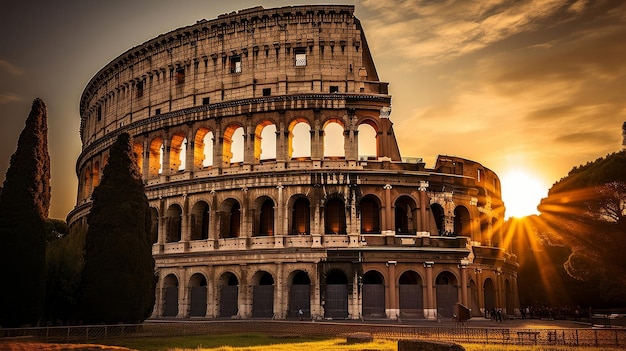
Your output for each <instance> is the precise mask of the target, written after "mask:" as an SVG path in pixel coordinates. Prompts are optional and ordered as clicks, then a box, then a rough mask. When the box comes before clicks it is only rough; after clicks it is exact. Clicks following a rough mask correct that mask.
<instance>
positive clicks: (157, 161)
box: [148, 137, 163, 177]
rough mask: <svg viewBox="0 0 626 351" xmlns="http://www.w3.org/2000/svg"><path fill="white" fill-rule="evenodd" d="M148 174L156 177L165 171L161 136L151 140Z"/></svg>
mask: <svg viewBox="0 0 626 351" xmlns="http://www.w3.org/2000/svg"><path fill="white" fill-rule="evenodd" d="M148 163H149V170H148V175H149V176H151V177H156V176H158V175H159V174H161V173H162V172H163V139H161V138H160V137H157V138H154V139H152V141H151V142H150V153H149V160H148Z"/></svg>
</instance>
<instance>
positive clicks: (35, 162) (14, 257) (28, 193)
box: [0, 99, 50, 327]
mask: <svg viewBox="0 0 626 351" xmlns="http://www.w3.org/2000/svg"><path fill="white" fill-rule="evenodd" d="M49 208H50V156H49V155H48V112H47V110H46V105H45V104H44V102H43V101H42V100H41V99H35V100H34V101H33V104H32V107H31V110H30V114H29V115H28V118H27V119H26V125H25V127H24V129H23V130H22V133H21V134H20V137H19V139H18V143H17V149H16V151H15V153H14V154H13V155H12V156H11V161H10V164H9V168H8V170H7V173H6V178H5V181H4V185H3V189H2V193H1V195H0V276H1V277H2V287H1V288H0V325H2V326H3V327H15V326H21V325H35V324H36V323H37V321H38V320H39V318H40V317H41V313H42V310H43V301H44V296H45V269H46V267H45V235H46V219H47V217H48V210H49Z"/></svg>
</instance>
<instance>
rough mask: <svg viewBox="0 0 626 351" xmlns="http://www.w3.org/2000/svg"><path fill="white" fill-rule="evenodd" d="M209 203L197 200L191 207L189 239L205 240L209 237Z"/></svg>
mask: <svg viewBox="0 0 626 351" xmlns="http://www.w3.org/2000/svg"><path fill="white" fill-rule="evenodd" d="M209 215H210V213H209V205H208V204H207V203H206V202H204V201H198V202H197V203H196V204H195V205H193V207H192V208H191V214H190V216H189V228H190V229H191V237H190V239H191V240H206V239H208V238H209Z"/></svg>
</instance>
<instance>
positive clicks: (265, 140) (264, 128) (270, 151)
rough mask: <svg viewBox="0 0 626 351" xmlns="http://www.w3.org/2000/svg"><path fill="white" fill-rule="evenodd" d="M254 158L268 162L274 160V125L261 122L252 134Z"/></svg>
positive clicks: (268, 122)
mask: <svg viewBox="0 0 626 351" xmlns="http://www.w3.org/2000/svg"><path fill="white" fill-rule="evenodd" d="M254 158H255V159H256V160H268V159H275V158H276V125H275V124H272V122H270V121H263V122H262V123H259V124H258V125H257V127H256V131H255V133H254Z"/></svg>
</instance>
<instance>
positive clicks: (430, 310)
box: [424, 262, 437, 319]
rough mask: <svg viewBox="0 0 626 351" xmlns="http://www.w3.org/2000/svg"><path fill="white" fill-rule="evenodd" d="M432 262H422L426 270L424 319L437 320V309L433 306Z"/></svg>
mask: <svg viewBox="0 0 626 351" xmlns="http://www.w3.org/2000/svg"><path fill="white" fill-rule="evenodd" d="M434 264H435V263H434V262H424V267H425V268H426V307H425V308H424V318H426V319H437V308H436V306H435V288H434V285H433V283H434V281H433V265H434Z"/></svg>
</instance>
